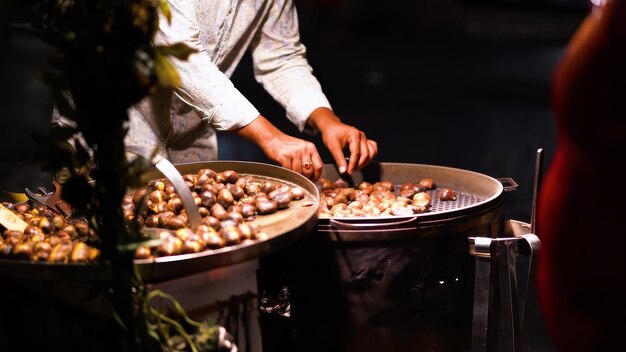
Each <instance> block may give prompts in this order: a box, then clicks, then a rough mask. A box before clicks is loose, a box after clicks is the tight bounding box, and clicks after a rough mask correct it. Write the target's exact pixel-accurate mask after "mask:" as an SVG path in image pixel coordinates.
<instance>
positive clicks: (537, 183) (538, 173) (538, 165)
mask: <svg viewBox="0 0 626 352" xmlns="http://www.w3.org/2000/svg"><path fill="white" fill-rule="evenodd" d="M542 177H543V149H537V155H536V157H535V180H534V184H533V203H532V208H531V209H530V231H531V232H532V233H535V231H537V230H536V225H537V224H536V223H537V201H538V197H539V192H540V190H541V179H542Z"/></svg>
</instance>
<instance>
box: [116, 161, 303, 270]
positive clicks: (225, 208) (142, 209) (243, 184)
mask: <svg viewBox="0 0 626 352" xmlns="http://www.w3.org/2000/svg"><path fill="white" fill-rule="evenodd" d="M182 176H183V180H184V181H185V183H186V184H187V186H188V187H189V190H190V191H191V195H192V197H193V200H194V202H195V205H196V206H197V208H198V212H199V213H200V216H201V217H202V225H200V226H198V227H197V228H195V229H193V228H191V227H190V224H189V221H188V216H187V210H186V209H185V207H184V206H183V201H182V199H181V198H180V195H179V194H178V193H177V192H176V190H175V188H174V186H173V185H172V183H171V182H170V181H169V180H167V179H158V180H153V181H151V182H149V184H148V185H147V187H142V188H139V189H138V190H136V191H134V192H132V193H130V194H128V195H127V196H126V197H125V198H124V201H123V204H122V208H123V211H124V215H125V218H126V219H127V221H137V223H138V224H140V226H145V227H148V228H156V229H165V230H169V231H161V232H160V233H159V236H160V239H161V241H160V242H161V243H160V244H159V245H157V246H154V247H147V246H143V247H139V248H137V250H136V252H135V257H136V258H138V259H146V258H152V257H161V256H169V255H176V254H183V253H197V252H201V251H205V250H213V249H219V248H223V247H225V246H232V245H237V244H240V243H245V242H249V241H255V240H261V239H265V238H267V236H268V235H267V234H265V233H263V232H260V231H257V230H256V229H255V228H253V227H252V226H250V225H249V224H248V222H249V221H252V220H254V219H255V218H256V217H257V216H259V215H267V214H272V213H275V212H277V211H281V210H283V209H287V208H289V206H290V205H291V203H292V201H294V200H300V199H303V198H304V197H305V191H304V189H302V188H301V187H298V186H290V185H288V184H286V183H283V182H280V181H270V180H264V179H261V178H259V177H253V176H247V175H246V176H241V177H240V176H239V174H238V173H237V172H236V171H234V170H226V171H222V172H216V171H214V170H211V169H208V168H204V169H201V170H199V171H198V172H197V173H195V174H185V175H182Z"/></svg>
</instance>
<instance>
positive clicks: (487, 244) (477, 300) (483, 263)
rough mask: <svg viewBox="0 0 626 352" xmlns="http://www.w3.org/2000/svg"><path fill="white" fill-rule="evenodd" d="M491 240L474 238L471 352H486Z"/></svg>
mask: <svg viewBox="0 0 626 352" xmlns="http://www.w3.org/2000/svg"><path fill="white" fill-rule="evenodd" d="M491 240H492V239H491V238H489V237H476V238H474V253H475V256H476V268H475V274H474V312H473V317H472V352H484V351H487V337H488V326H489V324H488V318H489V291H490V287H491Z"/></svg>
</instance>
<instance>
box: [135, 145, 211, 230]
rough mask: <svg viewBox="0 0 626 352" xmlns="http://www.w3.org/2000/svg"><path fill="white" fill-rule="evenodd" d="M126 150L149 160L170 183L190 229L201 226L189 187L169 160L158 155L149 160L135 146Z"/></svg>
mask: <svg viewBox="0 0 626 352" xmlns="http://www.w3.org/2000/svg"><path fill="white" fill-rule="evenodd" d="M126 150H127V151H128V152H130V153H133V154H137V155H140V156H142V157H144V158H146V159H148V160H150V161H151V162H152V163H153V164H154V166H155V167H156V168H157V169H158V170H159V171H161V173H162V174H163V175H164V176H165V177H166V178H167V179H168V180H169V181H170V182H171V183H172V186H174V189H175V190H176V193H178V195H179V196H180V199H181V200H182V201H183V207H184V208H185V210H186V211H187V218H188V219H189V225H191V228H192V229H195V228H197V227H198V226H200V225H202V216H200V213H199V212H198V206H197V205H196V202H195V201H194V200H193V196H192V195H191V191H190V190H189V187H187V183H185V180H183V176H182V175H181V174H180V172H178V170H177V169H176V167H175V166H174V165H172V163H171V162H170V161H169V160H167V159H165V158H163V157H161V156H159V155H156V156H154V157H152V158H151V157H149V156H148V155H150V153H149V152H148V150H146V149H143V148H140V147H136V146H127V147H126Z"/></svg>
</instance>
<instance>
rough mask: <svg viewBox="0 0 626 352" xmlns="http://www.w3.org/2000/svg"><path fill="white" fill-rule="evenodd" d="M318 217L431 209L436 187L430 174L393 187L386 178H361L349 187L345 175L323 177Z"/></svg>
mask: <svg viewBox="0 0 626 352" xmlns="http://www.w3.org/2000/svg"><path fill="white" fill-rule="evenodd" d="M319 187H320V192H321V200H320V208H319V211H318V216H319V217H320V218H331V217H381V216H403V215H412V214H420V213H424V212H428V211H430V208H431V195H430V194H429V193H428V191H430V190H434V189H435V188H436V185H435V182H434V181H433V180H432V179H431V178H423V179H421V180H420V181H419V182H416V183H413V182H407V183H404V184H402V185H399V186H398V187H396V185H394V184H393V183H391V182H389V181H385V180H383V181H378V182H374V183H370V182H366V181H362V182H360V183H359V184H358V185H357V186H356V187H351V186H350V185H349V183H348V182H347V181H346V180H344V179H337V180H335V181H334V182H333V181H331V180H329V179H327V178H322V179H320V181H319Z"/></svg>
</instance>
